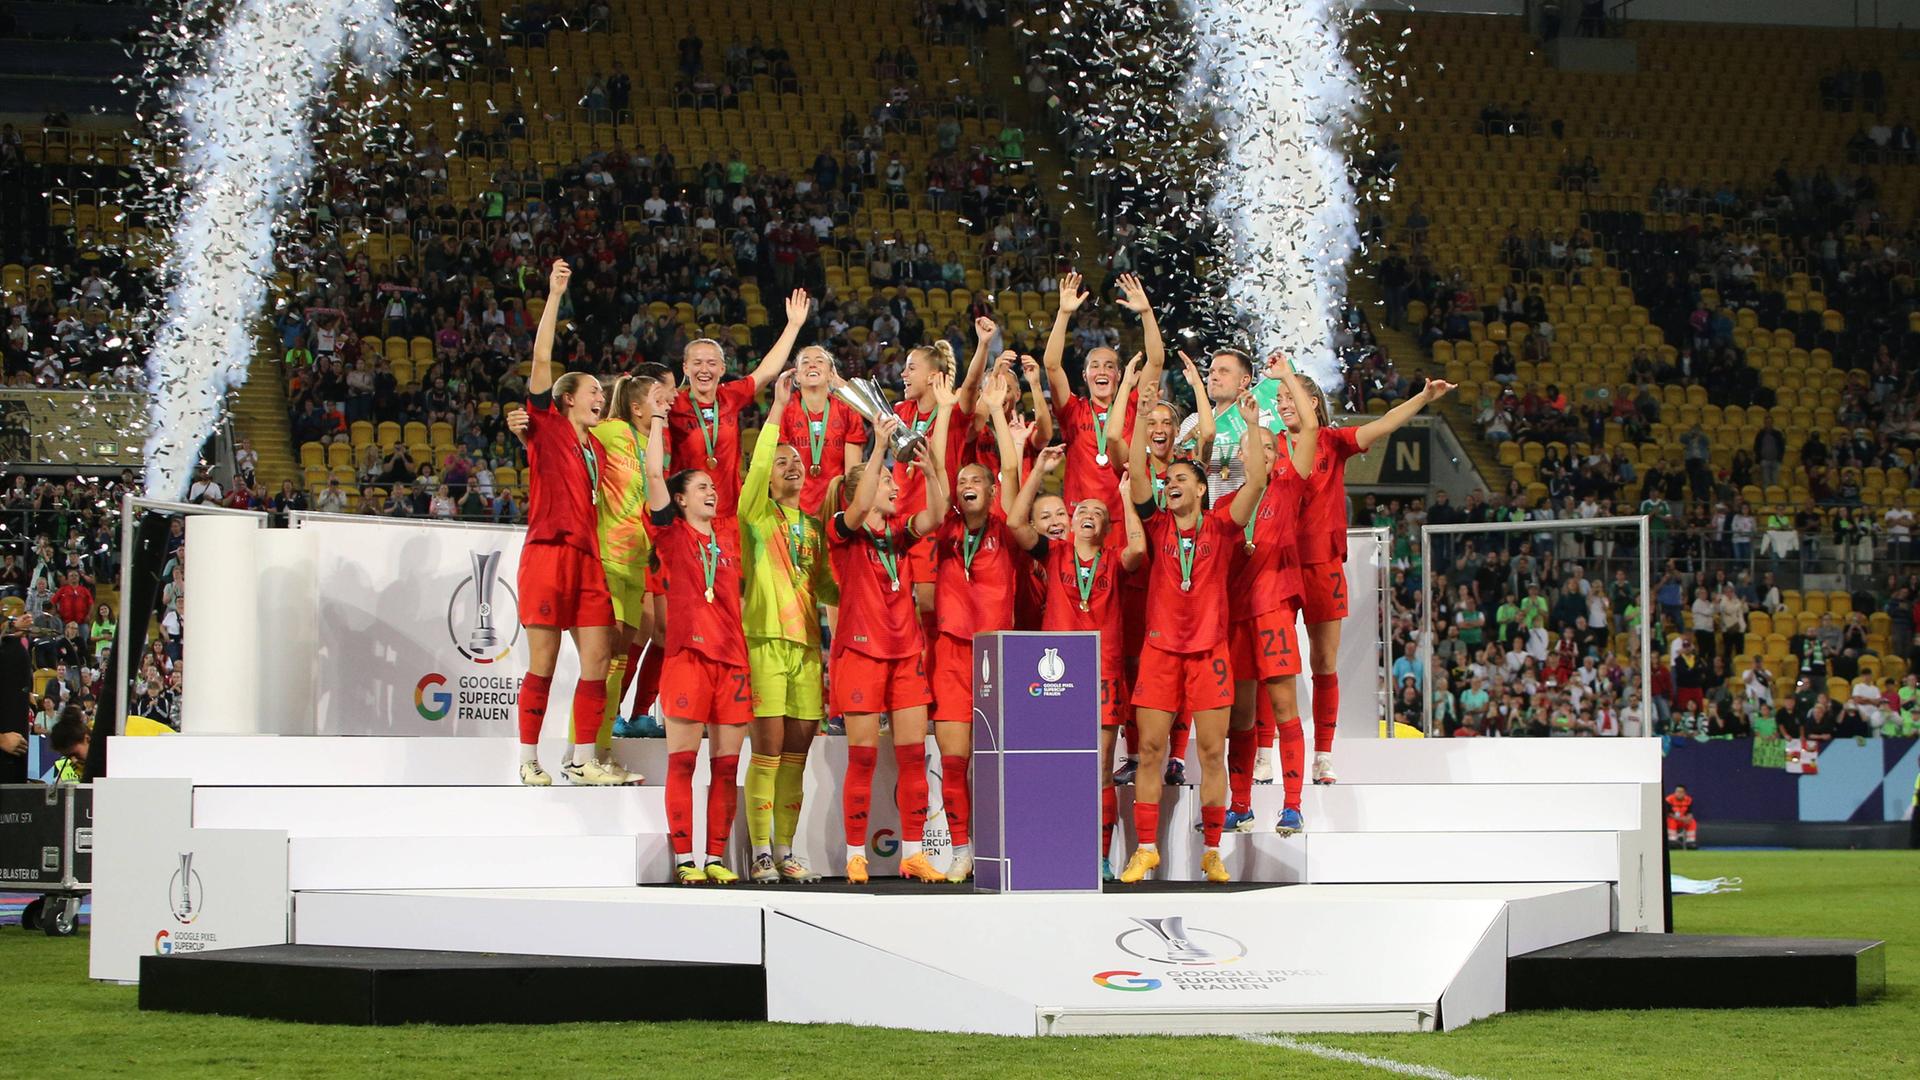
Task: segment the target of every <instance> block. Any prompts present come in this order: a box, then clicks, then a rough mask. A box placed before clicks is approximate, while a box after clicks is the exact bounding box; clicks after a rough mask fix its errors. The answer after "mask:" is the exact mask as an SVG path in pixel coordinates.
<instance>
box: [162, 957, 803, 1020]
mask: <svg viewBox="0 0 1920 1080" xmlns="http://www.w3.org/2000/svg"><path fill="white" fill-rule="evenodd" d="M140 1007H141V1008H142V1009H153V1010H158V1011H161V1012H182V1013H209V1014H218V1015H222V1016H249V1017H254V1018H257V1019H263V1020H293V1021H300V1022H305V1023H315V1024H359V1025H380V1026H386V1025H392V1024H554V1023H566V1022H570V1021H576V1020H765V1019H766V1018H767V973H766V969H765V968H762V967H760V966H759V965H756V964H696V963H675V962H671V961H665V960H606V959H596V958H591V957H578V956H520V955H514V954H508V953H463V952H431V951H427V950H420V949H354V948H335V947H332V946H325V945H265V946H261V947H259V948H250V949H226V950H222V951H219V952H207V953H190V954H185V955H180V954H176V955H173V956H145V957H141V959H140Z"/></svg>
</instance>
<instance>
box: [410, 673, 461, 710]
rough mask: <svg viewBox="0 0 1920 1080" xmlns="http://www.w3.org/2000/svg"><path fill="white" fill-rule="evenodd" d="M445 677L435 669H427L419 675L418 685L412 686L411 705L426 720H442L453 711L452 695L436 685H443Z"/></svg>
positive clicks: (445, 681) (445, 682) (445, 680)
mask: <svg viewBox="0 0 1920 1080" xmlns="http://www.w3.org/2000/svg"><path fill="white" fill-rule="evenodd" d="M446 684H447V677H446V676H445V675H442V674H440V673H439V672H437V671H429V672H427V673H426V674H425V675H422V676H421V677H420V683H419V685H417V686H415V687H414V688H413V707H414V709H415V710H416V711H418V712H419V713H420V715H421V716H423V717H425V718H426V719H428V720H444V719H446V717H447V714H448V713H449V712H452V711H453V695H452V694H449V693H447V692H446V691H445V690H440V689H436V687H441V686H445V685H446Z"/></svg>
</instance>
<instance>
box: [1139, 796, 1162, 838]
mask: <svg viewBox="0 0 1920 1080" xmlns="http://www.w3.org/2000/svg"><path fill="white" fill-rule="evenodd" d="M1133 841H1134V843H1136V844H1158V843H1159V842H1160V804H1159V803H1157V802H1149V801H1147V800H1146V799H1135V800H1133Z"/></svg>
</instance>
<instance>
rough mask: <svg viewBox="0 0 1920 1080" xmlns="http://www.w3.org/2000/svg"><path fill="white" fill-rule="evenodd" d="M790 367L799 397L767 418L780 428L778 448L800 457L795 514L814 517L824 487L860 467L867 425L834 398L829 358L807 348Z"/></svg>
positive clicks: (824, 494)
mask: <svg viewBox="0 0 1920 1080" xmlns="http://www.w3.org/2000/svg"><path fill="white" fill-rule="evenodd" d="M793 368H794V375H795V378H794V389H795V390H797V391H799V392H798V393H795V394H791V395H789V396H788V402H787V406H786V408H785V409H776V410H774V411H773V412H771V413H768V414H767V415H768V416H769V417H770V418H771V419H772V421H773V423H774V425H775V426H777V427H778V428H779V429H780V442H781V444H782V445H785V446H790V447H792V448H793V449H794V450H795V451H797V452H798V453H799V454H800V465H801V469H802V471H803V474H804V476H803V479H804V480H805V482H806V483H805V486H804V487H802V488H801V489H800V509H801V510H803V511H805V512H806V513H809V514H813V515H815V516H818V515H819V513H820V504H821V503H823V502H825V501H826V498H827V485H828V484H830V483H832V482H833V480H834V478H835V477H838V476H840V475H842V474H844V473H845V472H846V471H847V470H848V469H850V468H852V467H853V466H855V465H858V464H859V463H860V447H861V446H862V445H864V444H865V443H866V441H867V425H866V422H865V421H863V420H861V419H860V414H859V413H856V412H854V411H853V408H852V406H850V405H848V404H847V403H846V402H844V401H837V400H835V399H834V397H833V388H834V386H836V385H837V384H838V383H839V382H840V376H839V375H838V374H837V373H836V372H835V371H834V363H833V354H832V353H830V352H828V351H827V350H825V349H823V348H821V347H820V346H818V345H809V346H807V347H806V348H804V349H801V350H800V355H799V356H798V357H796V358H795V360H794V365H793ZM751 487H752V485H748V487H747V488H742V489H741V490H742V491H746V490H748V489H749V488H751Z"/></svg>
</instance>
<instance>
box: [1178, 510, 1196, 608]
mask: <svg viewBox="0 0 1920 1080" xmlns="http://www.w3.org/2000/svg"><path fill="white" fill-rule="evenodd" d="M1174 533H1175V535H1177V536H1178V537H1179V538H1180V591H1181V592H1192V591H1193V560H1194V557H1195V556H1196V555H1197V554H1198V551H1197V550H1196V548H1197V544H1198V541H1199V539H1200V529H1199V527H1198V526H1195V527H1194V535H1192V536H1188V535H1187V534H1186V533H1183V532H1181V531H1180V527H1179V526H1178V525H1175V526H1174Z"/></svg>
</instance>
